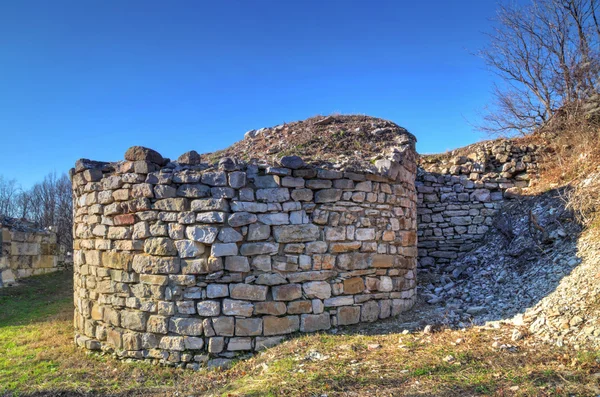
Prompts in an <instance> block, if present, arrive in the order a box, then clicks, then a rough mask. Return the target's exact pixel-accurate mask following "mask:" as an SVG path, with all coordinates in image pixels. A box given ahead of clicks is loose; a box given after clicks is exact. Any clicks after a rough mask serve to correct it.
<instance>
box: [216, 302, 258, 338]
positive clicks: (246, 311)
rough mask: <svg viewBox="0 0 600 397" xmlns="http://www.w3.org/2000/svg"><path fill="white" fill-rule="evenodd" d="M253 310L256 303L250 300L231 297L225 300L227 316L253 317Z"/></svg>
mask: <svg viewBox="0 0 600 397" xmlns="http://www.w3.org/2000/svg"><path fill="white" fill-rule="evenodd" d="M253 312H254V305H253V304H252V303H250V302H246V301H239V300H231V299H224V300H223V314H225V315H226V316H240V317H252V313H253ZM215 331H216V329H215Z"/></svg>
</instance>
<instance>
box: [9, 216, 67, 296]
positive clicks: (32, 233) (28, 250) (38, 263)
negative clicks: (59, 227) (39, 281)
mask: <svg viewBox="0 0 600 397" xmlns="http://www.w3.org/2000/svg"><path fill="white" fill-rule="evenodd" d="M0 248H1V249H0V287H6V286H10V285H13V284H15V283H16V282H17V281H18V280H19V279H22V278H26V277H30V276H35V275H39V274H46V273H51V272H55V271H58V270H62V269H64V260H61V259H60V256H61V255H60V249H59V245H58V244H57V238H56V233H54V232H53V231H51V230H46V229H42V228H40V227H38V226H36V225H35V224H33V223H31V222H27V221H24V220H19V219H14V218H8V217H0Z"/></svg>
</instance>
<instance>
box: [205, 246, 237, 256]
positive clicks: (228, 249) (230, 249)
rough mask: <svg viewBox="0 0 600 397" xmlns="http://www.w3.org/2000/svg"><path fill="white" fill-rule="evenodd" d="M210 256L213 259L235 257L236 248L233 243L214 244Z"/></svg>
mask: <svg viewBox="0 0 600 397" xmlns="http://www.w3.org/2000/svg"><path fill="white" fill-rule="evenodd" d="M210 254H211V255H212V256H215V257H219V256H232V255H237V254H238V247H237V244H235V243H223V244H221V243H215V244H213V245H212V247H211V251H210Z"/></svg>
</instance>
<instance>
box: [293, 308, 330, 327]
mask: <svg viewBox="0 0 600 397" xmlns="http://www.w3.org/2000/svg"><path fill="white" fill-rule="evenodd" d="M330 328H331V319H330V316H329V313H327V312H326V313H321V314H303V315H302V316H301V317H300V331H302V332H316V331H324V330H327V329H330Z"/></svg>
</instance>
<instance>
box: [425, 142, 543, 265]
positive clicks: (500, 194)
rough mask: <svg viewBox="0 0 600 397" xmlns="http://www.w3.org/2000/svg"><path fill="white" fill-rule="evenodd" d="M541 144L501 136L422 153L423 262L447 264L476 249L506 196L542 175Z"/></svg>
mask: <svg viewBox="0 0 600 397" xmlns="http://www.w3.org/2000/svg"><path fill="white" fill-rule="evenodd" d="M538 156H539V148H538V146H536V145H533V144H525V143H523V144H519V143H518V141H514V140H505V139H499V140H495V141H487V142H481V143H477V144H474V145H471V146H467V147H465V148H462V149H459V150H457V151H455V152H452V153H449V154H445V155H430V156H421V161H420V162H421V164H420V168H419V172H418V175H417V182H416V187H417V192H418V216H417V219H418V225H419V226H418V229H419V231H418V238H419V244H418V246H419V265H420V267H421V268H424V269H426V268H428V267H433V266H443V264H445V263H449V262H451V261H453V260H455V259H456V258H458V257H459V255H460V254H461V253H464V252H468V251H470V250H472V249H473V248H474V247H475V246H476V244H477V242H478V241H481V239H482V238H483V236H484V235H485V233H487V231H488V229H489V228H490V226H491V225H492V222H493V217H494V215H495V214H496V213H497V212H498V210H499V209H500V208H501V206H502V204H503V202H504V201H505V199H510V198H515V197H519V196H520V195H521V194H523V193H524V191H525V190H526V188H527V187H528V186H529V184H530V181H531V180H533V179H534V178H535V176H536V174H537V169H538V167H537V158H538Z"/></svg>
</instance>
